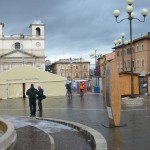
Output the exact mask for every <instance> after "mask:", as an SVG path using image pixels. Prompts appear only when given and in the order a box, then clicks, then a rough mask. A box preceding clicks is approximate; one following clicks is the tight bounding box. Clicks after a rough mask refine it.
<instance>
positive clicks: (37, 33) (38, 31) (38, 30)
mask: <svg viewBox="0 0 150 150" xmlns="http://www.w3.org/2000/svg"><path fill="white" fill-rule="evenodd" d="M40 35H41V30H40V28H36V36H40Z"/></svg>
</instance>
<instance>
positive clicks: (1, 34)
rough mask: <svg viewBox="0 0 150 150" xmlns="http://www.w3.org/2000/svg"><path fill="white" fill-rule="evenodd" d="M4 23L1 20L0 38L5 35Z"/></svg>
mask: <svg viewBox="0 0 150 150" xmlns="http://www.w3.org/2000/svg"><path fill="white" fill-rule="evenodd" d="M3 28H4V24H3V23H1V22H0V38H1V37H3Z"/></svg>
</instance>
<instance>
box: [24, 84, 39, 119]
mask: <svg viewBox="0 0 150 150" xmlns="http://www.w3.org/2000/svg"><path fill="white" fill-rule="evenodd" d="M26 95H28V97H29V107H30V116H31V117H35V116H36V99H37V95H38V90H37V89H35V88H34V84H31V87H30V88H29V89H28V90H27V92H26Z"/></svg>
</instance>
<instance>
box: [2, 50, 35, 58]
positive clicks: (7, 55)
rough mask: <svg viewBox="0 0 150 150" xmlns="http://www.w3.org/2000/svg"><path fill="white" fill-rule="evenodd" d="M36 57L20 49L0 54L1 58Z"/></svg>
mask: <svg viewBox="0 0 150 150" xmlns="http://www.w3.org/2000/svg"><path fill="white" fill-rule="evenodd" d="M23 56H24V57H37V56H36V55H33V54H30V53H27V52H23V51H21V50H14V51H11V52H8V53H5V54H2V55H1V58H4V57H5V58H10V57H23Z"/></svg>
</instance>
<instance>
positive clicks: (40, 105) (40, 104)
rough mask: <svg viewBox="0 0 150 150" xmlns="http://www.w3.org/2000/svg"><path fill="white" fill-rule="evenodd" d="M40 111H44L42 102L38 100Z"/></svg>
mask: <svg viewBox="0 0 150 150" xmlns="http://www.w3.org/2000/svg"><path fill="white" fill-rule="evenodd" d="M38 106H39V111H42V100H38Z"/></svg>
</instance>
